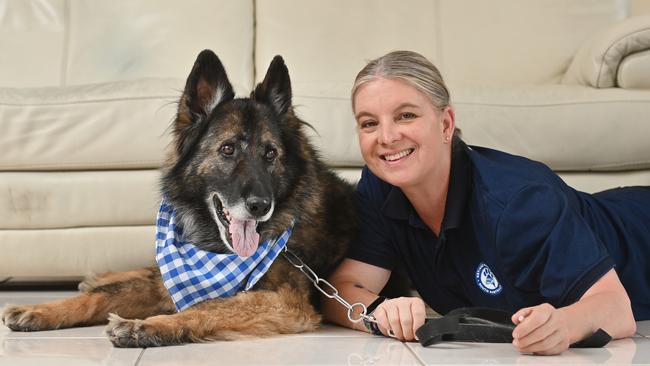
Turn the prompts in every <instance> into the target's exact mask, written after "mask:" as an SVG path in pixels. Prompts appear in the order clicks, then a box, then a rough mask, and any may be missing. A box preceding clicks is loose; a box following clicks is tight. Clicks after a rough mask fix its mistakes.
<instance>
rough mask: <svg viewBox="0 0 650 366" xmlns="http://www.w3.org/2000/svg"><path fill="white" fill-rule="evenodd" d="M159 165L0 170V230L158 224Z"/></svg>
mask: <svg viewBox="0 0 650 366" xmlns="http://www.w3.org/2000/svg"><path fill="white" fill-rule="evenodd" d="M159 186H160V185H159V173H158V170H97V171H74V172H0V217H2V218H3V219H2V220H0V231H2V230H6V229H57V228H73V227H92V226H128V225H153V224H154V222H155V219H156V212H157V210H158V202H159V201H160V199H159V195H158V191H159Z"/></svg>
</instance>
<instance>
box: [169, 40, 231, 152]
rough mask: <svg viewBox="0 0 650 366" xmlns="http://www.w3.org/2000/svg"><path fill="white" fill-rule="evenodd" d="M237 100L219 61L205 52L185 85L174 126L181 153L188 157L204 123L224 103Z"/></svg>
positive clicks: (195, 64)
mask: <svg viewBox="0 0 650 366" xmlns="http://www.w3.org/2000/svg"><path fill="white" fill-rule="evenodd" d="M234 97H235V93H234V91H233V89H232V85H230V82H229V81H228V76H227V75H226V70H225V69H224V68H223V65H222V64H221V61H220V60H219V57H217V55H215V54H214V52H212V51H210V50H203V51H201V53H199V55H198V56H197V57H196V61H195V62H194V66H193V67H192V71H191V72H190V75H189V76H188V77H187V82H186V83H185V90H184V91H183V96H182V97H181V101H180V103H179V105H178V114H177V116H176V122H175V126H174V132H175V134H176V142H177V148H178V151H179V153H181V154H184V153H185V152H186V151H187V150H188V148H189V147H190V146H191V145H192V141H195V140H196V139H197V137H198V136H199V135H200V132H201V130H202V129H201V128H200V126H201V125H202V124H201V122H202V121H205V120H206V118H207V117H208V116H209V115H210V113H212V111H213V110H214V109H215V108H216V107H217V106H218V105H219V104H221V103H223V102H225V101H228V100H231V99H233V98H234Z"/></svg>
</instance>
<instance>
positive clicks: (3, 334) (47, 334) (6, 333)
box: [0, 324, 106, 339]
mask: <svg viewBox="0 0 650 366" xmlns="http://www.w3.org/2000/svg"><path fill="white" fill-rule="evenodd" d="M104 328H105V326H104V325H98V326H94V327H80V328H69V329H59V330H47V331H43V332H13V331H11V329H9V328H7V327H6V326H5V325H4V324H0V339H36V338H102V339H106V336H105V335H104Z"/></svg>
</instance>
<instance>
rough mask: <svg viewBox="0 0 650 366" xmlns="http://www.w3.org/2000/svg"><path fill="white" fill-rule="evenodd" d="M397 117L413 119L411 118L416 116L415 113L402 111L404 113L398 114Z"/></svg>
mask: <svg viewBox="0 0 650 366" xmlns="http://www.w3.org/2000/svg"><path fill="white" fill-rule="evenodd" d="M399 117H400V119H413V118H415V117H417V116H416V115H415V113H411V112H404V113H402V114H400V115H399Z"/></svg>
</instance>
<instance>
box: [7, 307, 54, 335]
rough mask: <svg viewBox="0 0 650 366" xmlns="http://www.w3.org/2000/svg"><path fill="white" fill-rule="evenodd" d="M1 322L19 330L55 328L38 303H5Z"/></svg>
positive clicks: (29, 330)
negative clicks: (39, 308)
mask: <svg viewBox="0 0 650 366" xmlns="http://www.w3.org/2000/svg"><path fill="white" fill-rule="evenodd" d="M2 322H3V323H4V325H6V326H7V327H8V328H9V329H11V330H14V331H21V332H34V331H39V330H51V329H56V328H57V326H56V325H55V324H52V323H51V321H50V320H48V319H47V317H46V315H45V314H44V312H42V311H40V310H38V305H7V306H5V308H4V311H3V312H2Z"/></svg>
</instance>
